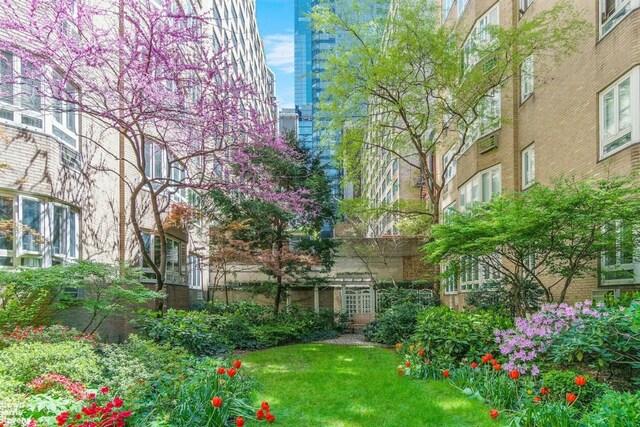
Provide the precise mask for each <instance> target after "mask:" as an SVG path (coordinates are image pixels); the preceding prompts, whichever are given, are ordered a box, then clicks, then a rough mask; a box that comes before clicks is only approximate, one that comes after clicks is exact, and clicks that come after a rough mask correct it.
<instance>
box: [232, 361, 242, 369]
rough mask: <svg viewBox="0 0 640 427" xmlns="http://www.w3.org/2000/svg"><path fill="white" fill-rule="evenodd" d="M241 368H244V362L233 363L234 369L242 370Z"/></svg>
mask: <svg viewBox="0 0 640 427" xmlns="http://www.w3.org/2000/svg"><path fill="white" fill-rule="evenodd" d="M240 366H242V362H241V361H239V360H236V361H235V362H233V367H234V368H236V369H240Z"/></svg>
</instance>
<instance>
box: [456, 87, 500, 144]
mask: <svg viewBox="0 0 640 427" xmlns="http://www.w3.org/2000/svg"><path fill="white" fill-rule="evenodd" d="M501 96H502V91H501V90H500V88H494V89H493V90H491V92H489V93H488V94H487V95H486V96H485V97H483V98H482V99H481V100H480V102H479V104H478V108H477V110H478V117H476V119H475V121H473V122H472V123H471V124H470V125H469V127H468V130H467V133H466V135H464V133H463V132H464V130H465V127H464V124H463V126H462V133H461V134H460V137H461V138H462V137H463V136H464V141H462V142H463V144H462V149H461V152H465V151H466V150H468V149H469V147H471V145H473V143H474V142H476V141H477V140H478V139H480V138H482V137H483V136H485V135H488V134H490V133H491V132H495V131H496V130H498V129H500V125H501V123H502V116H501V115H502V107H501V102H500V101H501ZM469 120H471V119H469Z"/></svg>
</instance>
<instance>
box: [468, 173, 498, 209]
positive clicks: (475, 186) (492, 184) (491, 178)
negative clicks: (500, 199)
mask: <svg viewBox="0 0 640 427" xmlns="http://www.w3.org/2000/svg"><path fill="white" fill-rule="evenodd" d="M500 192H501V188H500V165H497V166H494V167H492V168H490V169H486V170H484V171H482V172H478V173H477V174H475V175H474V176H473V177H472V178H471V179H470V180H469V181H467V182H466V183H465V184H464V185H463V186H462V187H460V189H459V197H460V210H461V211H464V210H465V209H466V208H468V207H471V206H472V205H473V204H474V203H476V202H488V201H490V200H491V199H492V198H493V196H495V195H497V194H500Z"/></svg>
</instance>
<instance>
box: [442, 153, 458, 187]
mask: <svg viewBox="0 0 640 427" xmlns="http://www.w3.org/2000/svg"><path fill="white" fill-rule="evenodd" d="M453 154H454V153H453V148H452V149H451V150H449V151H447V152H446V153H445V155H444V156H442V167H444V168H445V170H444V183H445V184H446V183H448V182H449V181H451V180H452V179H453V177H454V176H456V172H457V168H458V162H457V161H456V159H455V158H454V155H453Z"/></svg>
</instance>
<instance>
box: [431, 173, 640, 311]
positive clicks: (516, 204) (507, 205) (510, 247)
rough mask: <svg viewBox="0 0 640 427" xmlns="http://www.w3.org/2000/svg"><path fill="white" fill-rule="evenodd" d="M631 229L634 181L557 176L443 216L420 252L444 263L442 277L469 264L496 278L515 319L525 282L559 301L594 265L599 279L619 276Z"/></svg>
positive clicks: (636, 223) (638, 214) (638, 191)
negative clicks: (510, 301) (506, 291)
mask: <svg viewBox="0 0 640 427" xmlns="http://www.w3.org/2000/svg"><path fill="white" fill-rule="evenodd" d="M638 227H640V186H638V182H637V179H636V177H633V176H630V177H623V178H612V179H602V178H592V179H587V180H576V179H572V178H561V179H558V180H556V181H555V182H554V183H553V185H551V186H543V185H540V184H536V185H534V186H533V187H531V188H530V189H528V190H527V191H525V192H523V193H512V194H505V195H503V196H502V197H498V198H495V199H494V200H492V201H491V202H488V203H484V204H477V205H475V206H473V207H472V208H471V209H469V210H468V211H467V212H462V213H454V214H452V215H451V216H448V217H447V220H446V222H445V223H444V224H440V225H434V226H433V229H432V233H433V240H432V241H431V242H429V243H427V244H426V245H425V246H424V248H423V249H424V251H425V253H426V254H427V258H428V259H429V260H430V261H431V262H436V263H441V264H442V263H450V264H451V265H452V267H453V268H451V269H449V270H447V274H456V272H457V271H459V270H460V268H461V267H462V266H463V264H464V263H465V262H467V261H466V260H469V259H473V260H477V261H478V262H479V263H480V265H481V267H482V268H487V269H489V270H490V271H495V272H498V273H500V275H501V276H502V278H503V280H504V281H505V282H506V283H508V285H509V286H510V287H511V288H512V290H513V291H512V295H514V298H515V299H516V301H514V303H515V305H516V307H517V314H519V315H522V314H523V312H524V311H525V309H526V306H527V304H526V303H525V301H524V298H522V300H519V299H520V296H522V295H525V294H527V292H526V289H523V287H524V286H525V284H526V282H527V281H531V282H534V283H536V284H538V285H539V286H540V288H541V289H542V290H543V291H544V295H545V297H546V300H547V301H548V302H552V301H554V300H556V298H557V301H559V302H563V301H564V299H565V297H566V294H567V290H568V289H569V287H570V286H571V284H572V283H573V281H574V279H577V278H580V277H585V276H587V275H592V274H595V273H596V272H597V266H598V262H599V261H601V260H602V261H603V262H604V263H605V264H606V265H605V266H603V267H602V270H603V271H602V274H604V275H609V276H608V277H614V278H624V272H620V270H621V268H620V264H621V262H622V263H623V262H624V260H632V259H633V253H634V250H635V246H636V238H635V234H634V232H633V231H632V230H637V229H638ZM523 278H526V279H527V280H522V279H523Z"/></svg>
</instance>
